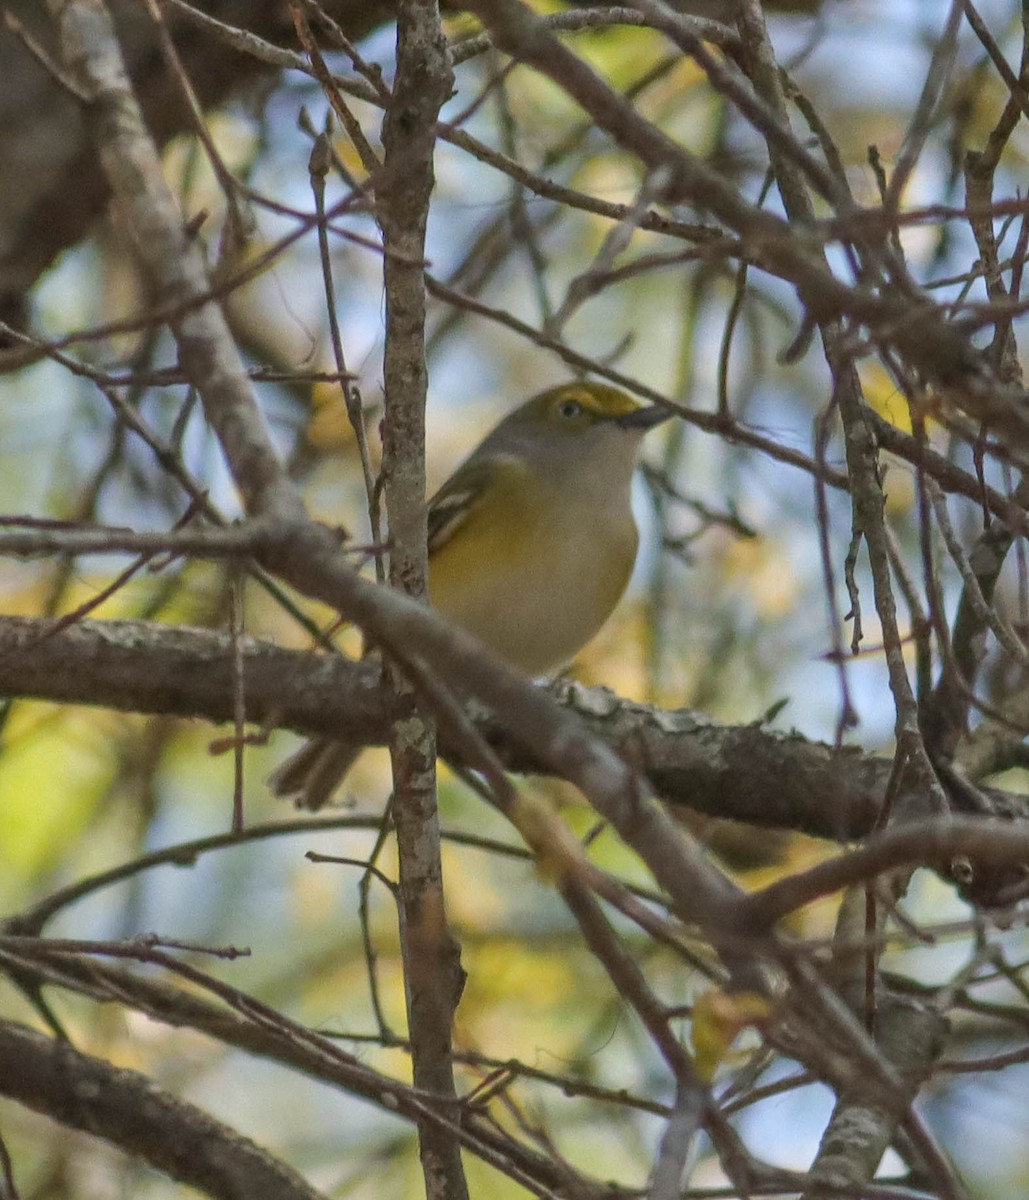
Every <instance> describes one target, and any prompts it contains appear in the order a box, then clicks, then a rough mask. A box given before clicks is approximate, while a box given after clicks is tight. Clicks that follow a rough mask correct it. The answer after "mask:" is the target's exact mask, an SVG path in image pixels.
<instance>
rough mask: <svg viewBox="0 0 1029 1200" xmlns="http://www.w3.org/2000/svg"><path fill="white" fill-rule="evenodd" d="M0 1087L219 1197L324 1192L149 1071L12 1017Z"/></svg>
mask: <svg viewBox="0 0 1029 1200" xmlns="http://www.w3.org/2000/svg"><path fill="white" fill-rule="evenodd" d="M0 1092H2V1093H3V1095H5V1096H8V1097H10V1098H11V1099H13V1100H17V1101H18V1102H19V1103H21V1104H24V1105H26V1106H27V1107H28V1108H31V1109H34V1110H35V1111H36V1112H41V1113H44V1114H45V1115H46V1116H48V1117H50V1118H51V1119H52V1120H54V1121H59V1122H61V1124H63V1125H66V1126H68V1127H69V1128H70V1129H81V1130H82V1131H84V1132H85V1133H90V1134H93V1135H94V1136H95V1137H100V1138H103V1139H104V1140H105V1141H108V1142H110V1143H112V1145H115V1146H118V1147H119V1149H121V1150H123V1151H124V1152H125V1153H126V1154H130V1155H132V1156H133V1157H134V1158H138V1159H141V1160H142V1161H144V1162H146V1163H147V1164H149V1165H150V1166H152V1167H154V1168H155V1169H156V1170H158V1171H163V1172H164V1173H165V1174H166V1175H168V1176H169V1177H170V1178H172V1179H175V1180H178V1181H179V1182H180V1183H186V1184H189V1186H190V1187H194V1188H197V1189H198V1190H199V1191H201V1192H204V1193H205V1194H206V1195H208V1196H213V1197H216V1198H220V1200H238V1197H240V1196H246V1197H248V1200H319V1198H320V1197H321V1193H320V1192H316V1191H315V1190H314V1189H313V1188H311V1187H308V1185H307V1184H306V1183H305V1182H304V1180H303V1179H301V1178H300V1176H299V1175H297V1174H296V1172H295V1171H293V1170H291V1169H290V1168H289V1167H287V1166H286V1164H285V1163H283V1162H280V1161H279V1160H278V1159H276V1158H273V1157H272V1156H271V1155H270V1154H268V1153H267V1152H266V1151H264V1150H262V1149H261V1148H260V1147H259V1146H256V1145H254V1143H253V1142H251V1141H250V1140H249V1139H248V1138H245V1137H242V1136H241V1135H240V1134H239V1133H237V1132H236V1131H235V1130H234V1129H230V1128H229V1127H228V1126H226V1125H223V1124H222V1123H221V1122H220V1121H216V1120H215V1119H214V1118H213V1117H211V1116H209V1115H208V1114H207V1113H205V1112H202V1111H201V1110H200V1109H198V1108H195V1107H194V1106H193V1105H192V1104H187V1103H186V1102H185V1101H184V1100H179V1099H177V1098H176V1097H174V1096H171V1095H169V1094H168V1093H167V1092H165V1091H163V1090H162V1089H161V1088H159V1087H158V1086H157V1085H156V1084H155V1083H153V1082H151V1080H149V1079H148V1078H147V1077H146V1076H144V1075H140V1074H138V1073H137V1072H136V1071H128V1070H125V1069H123V1068H118V1067H114V1066H112V1065H111V1064H110V1063H107V1062H104V1061H103V1060H102V1059H99V1058H93V1057H91V1056H90V1055H88V1054H82V1053H80V1052H79V1051H78V1050H75V1049H73V1048H72V1047H71V1046H69V1045H68V1043H67V1042H61V1041H58V1040H56V1039H54V1038H49V1037H45V1036H44V1035H43V1034H40V1033H36V1032H34V1031H33V1030H31V1029H28V1028H26V1027H25V1026H24V1025H18V1024H15V1023H14V1022H11V1021H0Z"/></svg>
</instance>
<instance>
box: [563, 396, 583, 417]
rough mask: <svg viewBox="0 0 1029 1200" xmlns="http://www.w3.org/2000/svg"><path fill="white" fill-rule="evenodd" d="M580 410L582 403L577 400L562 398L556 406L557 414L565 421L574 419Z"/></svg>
mask: <svg viewBox="0 0 1029 1200" xmlns="http://www.w3.org/2000/svg"><path fill="white" fill-rule="evenodd" d="M581 412H582V405H581V404H580V403H579V401H578V400H562V401H561V403H560V404H559V405H558V406H557V415H558V416H559V417H563V418H564V419H565V420H566V421H574V420H575V418H576V417H577V416H579V414H580V413H581Z"/></svg>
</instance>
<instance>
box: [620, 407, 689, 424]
mask: <svg viewBox="0 0 1029 1200" xmlns="http://www.w3.org/2000/svg"><path fill="white" fill-rule="evenodd" d="M674 416H675V413H674V412H672V411H671V409H668V408H661V406H660V405H658V404H651V405H648V406H647V407H646V408H635V409H633V411H632V412H629V413H624V414H623V415H622V416H620V417H615V424H616V425H618V426H620V427H621V428H622V429H653V428H654V426H655V425H660V424H661V423H662V422H663V421H667V420H669V418H671V417H674Z"/></svg>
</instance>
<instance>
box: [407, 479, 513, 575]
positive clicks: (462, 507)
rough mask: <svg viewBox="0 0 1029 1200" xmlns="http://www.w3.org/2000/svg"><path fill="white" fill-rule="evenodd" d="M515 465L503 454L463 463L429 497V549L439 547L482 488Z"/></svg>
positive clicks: (480, 496) (469, 511)
mask: <svg viewBox="0 0 1029 1200" xmlns="http://www.w3.org/2000/svg"><path fill="white" fill-rule="evenodd" d="M515 466H516V463H515V460H513V459H510V458H508V457H507V456H498V457H495V458H494V457H491V458H479V459H476V460H475V461H474V462H470V463H465V464H464V466H462V467H459V468H458V469H457V471H455V472H454V474H453V475H452V476H451V477H450V478H449V479H448V480H447V482H446V483H445V484H444V485H443V486H442V487H441V488H440V490H439V491H438V492H437V493H436V494H435V496H433V497H432V499H431V500H430V501H429V513H428V522H429V553H430V554H431V553H433V551H436V550H439V548H440V547H441V546H443V545H445V544H446V543H447V542H448V541H449V540H450V539H451V538H452V537H453V536H454V534H455V533H456V531H457V530H458V529H460V528H461V526H462V525H463V524H464V523H465V521H467V520H468V518H469V516H470V515H471V514H472V513H473V512H474V511H475V510H476V508H478V506H479V504H480V503H481V502H482V499H483V496H484V495H485V493H486V489H487V488H488V487H489V486H491V485H495V484H496V483H497V482H498V481H499V479H500V478H502V477H504V476H506V474H507V472H508V471H509V470H511V469H512V468H513V467H515Z"/></svg>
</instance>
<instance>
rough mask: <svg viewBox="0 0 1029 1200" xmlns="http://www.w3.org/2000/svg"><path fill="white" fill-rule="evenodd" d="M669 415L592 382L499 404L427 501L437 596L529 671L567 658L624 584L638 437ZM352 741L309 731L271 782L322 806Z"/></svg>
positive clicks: (631, 557) (348, 758)
mask: <svg viewBox="0 0 1029 1200" xmlns="http://www.w3.org/2000/svg"><path fill="white" fill-rule="evenodd" d="M671 415H672V413H671V412H670V411H669V410H668V409H665V408H662V407H660V406H658V405H642V404H640V403H639V402H638V401H636V400H635V399H633V397H631V396H630V395H628V394H627V393H626V392H624V391H621V390H620V389H618V388H615V387H612V386H610V385H608V384H602V383H596V382H590V381H587V382H572V383H565V384H561V385H559V386H557V387H552V388H549V389H548V390H546V391H544V392H540V393H539V394H538V395H536V396H533V397H532V398H531V399H529V400H526V401H525V402H524V403H523V404H521V405H520V406H519V407H518V408H516V409H515V410H514V411H513V412H511V413H510V414H509V415H508V416H506V417H505V418H504V419H503V420H502V421H501V422H500V423H499V424H498V425H497V426H496V427H495V428H494V429H493V430H492V432H491V433H489V434H487V436H486V437H485V438H484V439H483V440H482V441H481V442H480V443H479V445H478V446H477V447H476V448H475V449H474V450H473V451H472V453H471V454H470V455H469V456H468V457H467V458H466V459H465V461H464V462H463V463H462V464H461V465H460V466H459V467H458V468H457V470H456V471H455V472H454V474H453V475H452V476H451V477H450V478H449V479H448V480H447V481H446V483H444V484H443V486H442V487H441V488H440V489H439V491H438V492H436V494H435V495H434V496H433V497H432V498H431V499H430V501H429V503H428V551H429V571H428V599H429V603H430V604H431V605H432V607H433V608H435V609H437V610H438V611H439V612H440V613H442V614H443V616H445V617H447V618H448V619H449V620H451V621H453V622H454V624H455V625H458V626H460V627H461V628H462V629H464V630H466V631H467V632H468V633H471V634H473V635H474V636H475V637H477V638H478V639H479V641H481V642H482V643H483V645H484V646H486V648H487V649H489V650H490V651H492V652H493V653H494V654H495V655H497V657H498V658H500V659H502V660H503V661H504V662H506V663H508V664H509V665H510V666H512V667H515V668H517V669H518V670H520V671H522V672H524V673H525V674H527V675H529V676H533V677H538V676H542V675H546V674H548V673H551V672H553V671H555V670H556V669H557V668H559V667H562V666H564V665H565V664H566V663H568V662H569V661H570V660H571V659H572V658H574V656H575V655H576V654H577V653H578V652H579V651H580V650H581V649H582V648H583V647H584V646H585V645H586V644H587V643H588V642H589V641H590V640H591V639H592V638H593V636H594V635H595V634H596V633H597V632H598V631H599V629H600V628H601V626H602V625H603V624H604V623H605V622H606V621H607V619H608V617H609V616H610V615H611V613H612V612H613V611H614V608H615V606H616V605H617V604H618V601H619V600H620V599H621V597H622V595H623V593H624V592H625V589H626V586H627V585H628V582H629V577H630V576H631V574H632V570H633V566H634V564H635V561H636V553H637V549H638V547H639V532H638V530H637V527H636V520H635V518H634V516H633V512H632V502H631V491H632V477H633V474H634V472H635V469H636V465H637V460H638V456H639V449H640V443H641V442H642V440H643V436H644V435H645V434H646V433H647V431H648V430H650V429H652V428H653V427H655V426H656V425H659V424H660V423H661V422H663V421H665V420H667V419H668V418H669V417H670V416H671ZM360 749H361V747H359V746H354V745H352V744H350V743H347V742H346V741H340V740H333V739H329V738H317V739H313V740H311V741H309V742H307V743H306V744H305V745H304V746H302V747H301V748H300V750H298V751H297V752H296V753H294V754H293V755H292V756H291V757H290V758H288V759H286V761H285V762H284V763H283V764H282V765H281V766H280V767H279V768H278V769H277V770H276V771H275V773H274V774H273V775H272V777H271V780H270V783H271V787H272V790H273V791H274V792H275V793H276V794H277V795H279V796H283V797H293V798H294V800H295V803H296V805H297V807H298V808H309V809H318V808H321V807H323V806H324V805H325V803H326V802H327V801H328V800H329V798H330V797H331V794H332V792H333V791H334V790H335V788H336V787H337V786H338V784H339V782H340V781H341V780H342V778H343V776H344V775H345V773H346V771H347V769H348V768H349V766H350V765H351V763H352V762H353V760H354V758H355V757H356V754H357V753H358V752H359V751H360Z"/></svg>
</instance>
